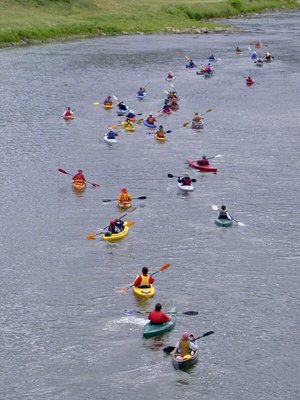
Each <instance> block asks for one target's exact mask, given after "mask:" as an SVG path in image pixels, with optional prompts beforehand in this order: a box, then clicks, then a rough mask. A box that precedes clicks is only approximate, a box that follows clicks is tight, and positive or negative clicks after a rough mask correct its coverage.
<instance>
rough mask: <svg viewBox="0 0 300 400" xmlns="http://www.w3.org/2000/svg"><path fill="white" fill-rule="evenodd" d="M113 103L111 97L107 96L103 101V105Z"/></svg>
mask: <svg viewBox="0 0 300 400" xmlns="http://www.w3.org/2000/svg"><path fill="white" fill-rule="evenodd" d="M112 103H113V101H112V98H111V96H107V97H106V99H105V100H104V101H103V104H110V105H112Z"/></svg>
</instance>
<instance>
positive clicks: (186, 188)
mask: <svg viewBox="0 0 300 400" xmlns="http://www.w3.org/2000/svg"><path fill="white" fill-rule="evenodd" d="M177 184H178V189H180V190H182V191H183V192H192V191H193V190H194V186H193V185H183V184H182V183H180V182H177Z"/></svg>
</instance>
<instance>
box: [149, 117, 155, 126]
mask: <svg viewBox="0 0 300 400" xmlns="http://www.w3.org/2000/svg"><path fill="white" fill-rule="evenodd" d="M147 122H148V124H154V122H155V118H153V117H148V118H147Z"/></svg>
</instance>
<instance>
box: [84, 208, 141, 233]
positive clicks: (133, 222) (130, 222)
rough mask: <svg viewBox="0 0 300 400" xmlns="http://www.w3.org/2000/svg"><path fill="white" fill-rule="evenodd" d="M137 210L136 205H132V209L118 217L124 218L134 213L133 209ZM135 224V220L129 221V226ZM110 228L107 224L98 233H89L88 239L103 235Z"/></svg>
mask: <svg viewBox="0 0 300 400" xmlns="http://www.w3.org/2000/svg"><path fill="white" fill-rule="evenodd" d="M135 210H136V207H132V209H131V210H128V211H127V213H126V214H123V215H121V217H118V218H116V219H122V218H124V217H126V215H127V214H129V213H132V212H133V211H135ZM134 224H135V221H127V226H129V227H130V226H133V225H134ZM107 228H108V226H105V227H104V228H102V229H100V231H99V232H97V233H89V234H88V235H86V238H87V239H95V238H96V237H97V236H98V235H101V234H103V233H104V232H105V230H106V229H107Z"/></svg>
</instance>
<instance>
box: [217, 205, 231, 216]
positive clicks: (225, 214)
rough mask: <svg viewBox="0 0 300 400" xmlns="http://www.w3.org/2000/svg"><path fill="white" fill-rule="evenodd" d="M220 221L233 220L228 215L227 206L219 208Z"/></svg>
mask: <svg viewBox="0 0 300 400" xmlns="http://www.w3.org/2000/svg"><path fill="white" fill-rule="evenodd" d="M218 218H219V219H231V218H230V215H229V214H228V212H227V210H226V206H224V205H223V206H221V208H219V216H218Z"/></svg>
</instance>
